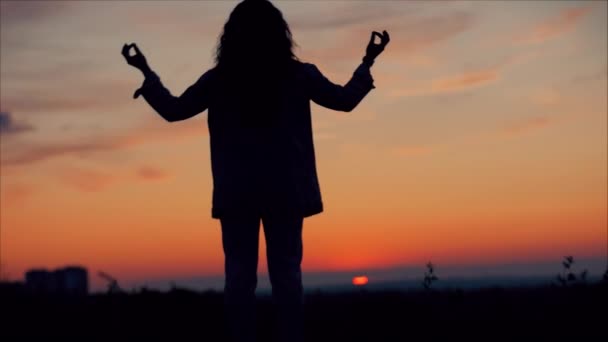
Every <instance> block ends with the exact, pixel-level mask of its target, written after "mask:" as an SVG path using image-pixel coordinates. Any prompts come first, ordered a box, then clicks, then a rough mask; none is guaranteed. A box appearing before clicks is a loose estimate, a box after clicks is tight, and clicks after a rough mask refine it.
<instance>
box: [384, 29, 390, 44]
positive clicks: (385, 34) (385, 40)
mask: <svg viewBox="0 0 608 342" xmlns="http://www.w3.org/2000/svg"><path fill="white" fill-rule="evenodd" d="M382 35H383V37H382V43H384V45H386V44H388V42H390V41H391V37H390V36H389V35H388V32H386V31H382Z"/></svg>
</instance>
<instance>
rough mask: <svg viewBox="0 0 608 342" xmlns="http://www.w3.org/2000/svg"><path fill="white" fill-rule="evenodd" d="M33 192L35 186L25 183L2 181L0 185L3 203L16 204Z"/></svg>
mask: <svg viewBox="0 0 608 342" xmlns="http://www.w3.org/2000/svg"><path fill="white" fill-rule="evenodd" d="M34 192H35V187H34V186H32V185H31V184H26V183H13V182H12V183H8V182H7V183H3V184H2V186H1V187H0V196H1V198H2V204H3V205H8V206H12V205H17V204H21V203H22V202H23V201H24V200H26V199H27V198H28V197H30V196H31V195H32V194H33V193H34Z"/></svg>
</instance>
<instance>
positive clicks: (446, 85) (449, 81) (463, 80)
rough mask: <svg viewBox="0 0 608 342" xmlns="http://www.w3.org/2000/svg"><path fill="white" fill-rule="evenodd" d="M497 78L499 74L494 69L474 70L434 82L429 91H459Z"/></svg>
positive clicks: (496, 69)
mask: <svg viewBox="0 0 608 342" xmlns="http://www.w3.org/2000/svg"><path fill="white" fill-rule="evenodd" d="M499 77H500V73H499V70H498V68H496V67H494V68H488V69H481V70H475V71H470V72H465V73H463V74H460V75H456V76H452V77H446V78H443V79H438V80H435V81H433V83H432V85H431V90H432V91H433V92H439V93H440V92H452V91H459V90H463V89H468V88H472V87H477V86H480V85H483V84H486V83H490V82H494V81H496V80H498V78H499Z"/></svg>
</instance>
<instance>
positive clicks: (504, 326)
mask: <svg viewBox="0 0 608 342" xmlns="http://www.w3.org/2000/svg"><path fill="white" fill-rule="evenodd" d="M607 294H608V287H607V286H606V285H599V284H598V285H581V286H573V287H557V286H547V287H539V288H527V289H500V288H493V289H483V290H474V291H458V290H450V291H448V290H442V291H427V292H424V291H408V292H365V291H362V292H356V293H344V294H333V293H332V294H324V293H321V292H317V293H313V294H309V295H307V297H306V335H307V341H345V342H346V341H556V340H558V341H561V340H564V341H608V315H607V310H608V305H607V304H608V296H607ZM222 300H223V299H222V294H221V293H214V292H205V293H197V292H191V291H186V290H173V291H170V292H165V293H160V292H153V291H143V292H139V293H136V294H124V295H122V294H118V295H90V296H87V297H57V296H55V297H49V296H38V297H35V296H28V295H24V294H16V293H10V292H4V293H2V294H0V310H1V315H2V316H1V317H2V319H1V329H0V339H1V340H2V341H25V340H33V341H36V340H39V339H30V338H29V337H43V336H55V337H58V338H59V339H57V341H66V340H70V341H89V340H101V339H103V340H107V341H146V340H159V339H160V340H166V341H226V339H225V331H224V323H223V317H222V315H223V313H222ZM258 303H259V309H258V329H259V337H260V339H259V340H260V341H272V324H273V323H272V322H273V311H272V305H271V304H272V303H271V300H270V298H266V297H263V298H261V299H260V300H259V302H258Z"/></svg>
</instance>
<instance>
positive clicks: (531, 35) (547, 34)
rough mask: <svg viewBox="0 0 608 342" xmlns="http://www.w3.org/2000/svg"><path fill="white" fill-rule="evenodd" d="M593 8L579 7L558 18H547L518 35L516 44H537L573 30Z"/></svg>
mask: <svg viewBox="0 0 608 342" xmlns="http://www.w3.org/2000/svg"><path fill="white" fill-rule="evenodd" d="M591 10H592V7H591V6H578V7H571V8H567V9H564V10H562V11H560V12H559V14H558V15H557V16H554V17H551V18H547V19H545V20H544V21H542V22H540V23H539V24H538V25H536V26H534V27H532V28H530V29H528V30H527V31H525V32H521V33H519V34H517V35H516V36H515V38H514V40H515V42H516V43H524V44H537V43H542V42H544V41H546V40H549V39H552V38H555V37H557V36H560V35H562V34H564V33H567V32H569V31H571V30H573V29H574V28H575V27H576V25H577V24H578V23H579V22H580V21H581V20H582V19H583V18H584V17H585V15H587V14H588V13H589V12H591Z"/></svg>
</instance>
